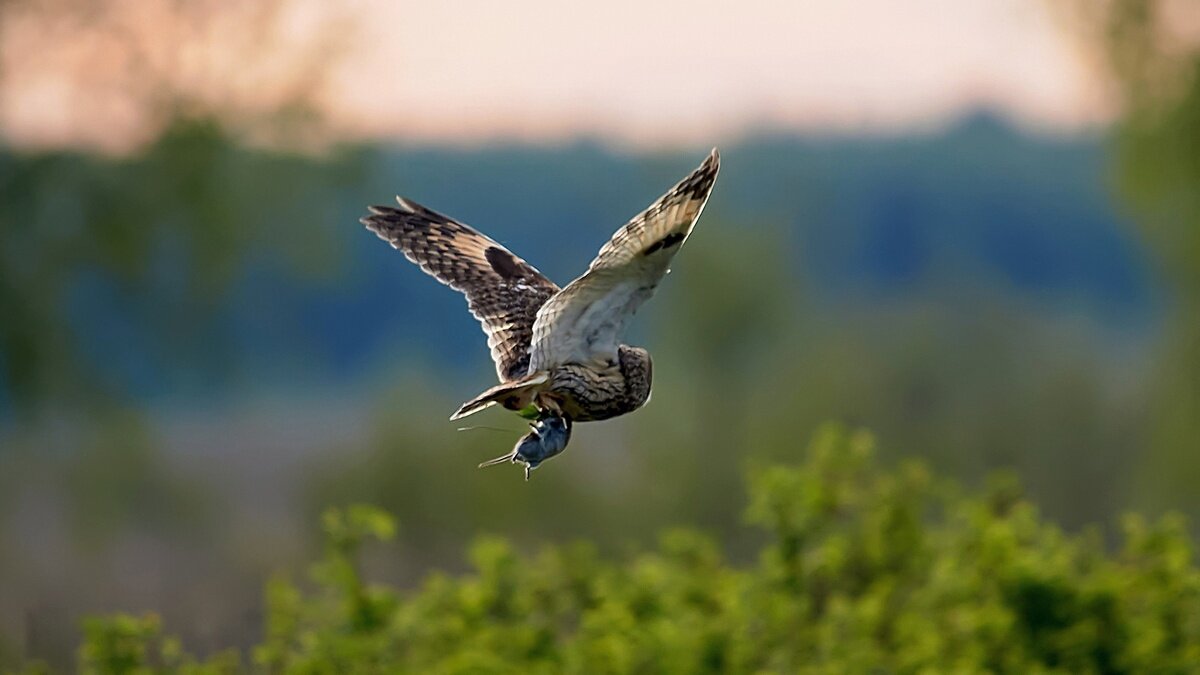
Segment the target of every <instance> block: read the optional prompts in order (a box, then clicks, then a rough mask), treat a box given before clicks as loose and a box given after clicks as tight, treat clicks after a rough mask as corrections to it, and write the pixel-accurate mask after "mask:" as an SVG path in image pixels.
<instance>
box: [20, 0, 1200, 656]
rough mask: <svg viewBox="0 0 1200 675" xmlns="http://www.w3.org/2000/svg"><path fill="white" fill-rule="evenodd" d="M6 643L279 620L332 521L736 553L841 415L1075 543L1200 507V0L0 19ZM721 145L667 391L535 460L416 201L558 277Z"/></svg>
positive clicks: (662, 317) (662, 337)
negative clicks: (1138, 515)
mask: <svg viewBox="0 0 1200 675" xmlns="http://www.w3.org/2000/svg"><path fill="white" fill-rule="evenodd" d="M0 134H2V135H0V666H3V665H5V664H6V663H15V662H17V661H19V660H20V659H22V658H25V657H34V658H41V659H45V660H47V661H49V662H50V663H52V664H59V665H69V664H70V663H71V662H72V661H71V659H72V654H73V650H74V645H76V644H77V643H78V639H79V633H78V630H79V621H78V620H79V617H81V616H84V615H88V614H94V613H101V612H109V611H115V610H124V611H134V612H138V611H143V610H153V611H157V612H159V613H160V614H161V615H162V616H163V618H164V623H165V625H166V626H167V628H168V629H169V630H170V631H171V632H174V633H179V634H181V635H182V636H183V638H184V641H185V643H186V644H187V645H188V646H189V647H190V648H192V649H195V650H197V651H199V652H202V653H203V652H204V651H205V650H206V649H209V648H211V647H216V646H228V645H246V644H250V643H251V642H253V641H254V640H255V639H257V638H258V637H259V635H260V631H261V628H260V624H261V604H262V603H261V599H260V589H261V587H262V584H263V580H264V579H265V578H266V576H267V575H268V574H269V573H270V572H271V571H273V570H280V569H289V568H302V566H303V564H304V561H306V560H308V559H309V558H310V557H311V554H312V552H313V549H314V547H316V546H318V545H319V541H318V536H317V533H316V531H315V525H314V523H315V515H316V514H317V513H319V512H320V511H321V510H322V509H324V508H325V507H327V506H330V505H338V504H345V503H349V502H362V501H366V502H371V503H375V504H378V505H380V506H382V507H384V508H386V509H387V510H389V511H391V512H392V513H394V514H395V515H396V516H397V517H398V518H399V520H400V523H401V530H400V536H399V540H398V542H397V543H396V545H395V547H394V548H393V549H390V552H389V553H388V555H387V556H386V560H385V562H384V563H383V564H380V565H378V568H379V570H378V571H379V573H380V574H381V575H382V576H384V577H385V578H390V579H392V580H395V581H397V582H399V583H402V584H403V583H406V582H411V581H412V580H416V579H418V578H421V577H423V576H424V575H425V574H427V573H428V572H429V571H430V570H432V569H447V570H451V571H453V570H456V569H461V568H462V567H463V566H464V563H463V554H462V551H463V546H464V542H465V541H466V540H468V539H469V538H471V537H472V536H474V535H476V534H478V533H480V532H491V533H498V534H503V535H506V536H509V537H511V538H512V539H513V540H514V541H516V542H517V543H518V544H519V545H524V546H535V545H537V544H539V543H542V542H548V541H564V540H570V539H575V538H589V539H593V540H595V541H597V542H598V543H599V545H600V546H601V548H602V549H604V550H622V549H624V548H626V547H629V546H636V545H638V544H639V543H642V542H645V541H647V540H649V539H651V538H652V537H653V535H654V533H655V532H657V531H658V530H660V529H661V528H663V527H666V526H670V525H678V524H685V525H692V526H697V527H699V528H701V529H704V530H707V531H709V532H712V533H714V534H716V535H717V536H718V537H719V538H720V539H721V540H722V541H723V542H724V543H725V544H726V546H727V548H728V549H729V550H731V551H734V553H735V556H736V552H737V551H749V550H750V546H751V544H752V542H751V541H748V540H747V539H746V538H747V536H748V535H746V534H745V531H744V530H743V529H742V528H741V527H740V524H741V513H742V507H743V504H744V503H745V494H744V488H743V483H742V474H743V472H744V470H745V469H746V467H747V466H750V465H752V464H754V463H755V462H761V461H766V460H770V459H781V458H788V457H790V456H791V454H792V453H795V452H796V448H799V447H802V443H798V442H797V439H805V438H807V437H808V436H809V435H811V433H812V432H813V430H814V429H815V428H816V427H817V426H818V425H819V424H820V423H821V422H823V421H826V420H831V419H832V420H840V421H843V422H846V423H849V424H853V425H861V426H864V427H866V428H869V429H871V430H873V431H874V432H875V433H876V434H877V435H878V437H879V438H880V441H881V446H882V447H883V449H884V451H885V459H886V458H891V459H893V460H895V459H897V458H901V457H920V458H924V459H926V460H927V461H928V462H930V463H931V464H932V465H933V466H934V467H935V468H936V469H937V470H939V471H941V472H944V473H946V474H949V475H953V476H957V477H959V478H961V479H962V480H964V481H966V482H967V483H968V484H978V483H979V481H980V480H981V479H982V477H983V476H984V474H985V473H987V472H990V471H992V470H997V469H1003V470H1009V471H1012V472H1015V473H1016V474H1017V475H1018V476H1019V477H1020V478H1021V480H1022V481H1023V483H1024V484H1025V485H1026V486H1027V487H1028V489H1029V492H1030V493H1031V496H1032V497H1033V499H1034V500H1035V501H1036V502H1038V503H1039V504H1040V505H1041V506H1042V508H1043V509H1044V510H1045V512H1046V513H1047V514H1048V515H1049V516H1050V517H1051V518H1053V519H1054V520H1056V521H1058V522H1060V523H1062V524H1063V525H1064V526H1065V527H1067V528H1069V529H1077V528H1079V527H1082V526H1083V525H1085V524H1087V523H1099V524H1100V525H1101V526H1102V527H1107V526H1109V525H1110V524H1111V523H1113V522H1115V518H1116V517H1117V515H1118V514H1120V513H1121V512H1124V511H1127V510H1133V509H1136V510H1140V511H1143V512H1146V513H1148V514H1155V513H1161V512H1163V511H1165V510H1177V511H1181V512H1183V513H1184V514H1187V515H1189V516H1191V518H1192V522H1193V523H1197V522H1200V489H1197V487H1196V486H1197V485H1200V11H1198V8H1197V6H1196V5H1195V3H1193V2H1189V1H1188V0H1174V1H1170V0H1098V1H1087V2H1085V1H1082V0H1081V1H1080V2H1078V3H1074V4H1072V3H1062V2H1045V1H1039V0H980V1H977V2H971V3H963V2H957V1H956V0H920V1H919V2H908V3H893V2H888V1H886V0H863V1H861V2H854V3H843V2H809V3H795V2H771V1H767V0H755V1H752V2H743V3H736V4H735V3H715V2H714V3H694V2H680V1H674V0H672V1H669V2H660V3H654V4H652V5H649V6H648V5H646V3H640V2H624V1H622V2H608V3H594V4H591V5H588V6H582V5H580V6H573V5H565V4H562V3H555V2H550V1H549V0H524V1H522V2H511V3H489V2H483V1H477V2H476V1H472V2H445V3H426V4H413V3H390V2H351V3H344V4H336V6H335V3H323V2H318V1H316V0H261V1H258V2H252V3H233V2H218V1H210V0H193V1H186V2H178V1H174V0H142V1H140V2H123V1H120V0H99V1H88V2H84V1H82V0H5V1H4V2H0ZM713 145H719V146H720V148H721V152H722V157H723V169H722V175H721V179H720V181H719V183H718V185H717V187H716V190H715V192H714V194H713V197H712V199H711V201H710V203H709V206H708V208H707V210H706V212H705V215H704V218H703V219H702V222H701V224H700V226H699V229H698V230H697V232H696V236H695V237H693V238H692V239H691V240H690V242H689V244H688V247H687V249H686V251H685V252H684V253H683V254H682V255H681V257H680V258H679V259H678V261H677V263H676V265H675V266H674V268H675V269H674V274H672V275H671V277H670V278H669V279H668V280H667V281H666V283H664V284H663V286H662V288H661V289H660V291H659V293H658V295H657V296H656V297H655V298H654V300H653V301H652V303H651V304H649V305H647V306H646V310H645V311H644V312H643V314H642V315H641V316H639V318H638V319H637V321H636V325H635V327H634V329H633V335H632V336H631V338H632V341H633V342H635V343H638V344H644V345H647V346H648V347H650V348H651V350H652V351H653V354H654V357H655V369H656V373H655V375H656V382H655V396H654V399H653V401H652V403H651V404H649V405H648V406H647V407H646V408H645V409H643V410H641V411H639V412H637V413H636V414H634V415H630V416H627V417H624V418H621V419H619V420H614V421H612V422H608V423H604V424H595V425H591V424H589V425H584V426H581V427H579V428H578V429H577V430H576V433H575V436H574V439H573V441H572V445H571V447H570V449H569V451H568V453H567V454H565V455H563V456H562V457H561V458H559V459H556V460H555V461H553V462H551V463H550V464H548V465H547V466H546V467H545V468H544V469H543V470H542V471H540V472H539V473H538V475H537V476H536V478H535V480H533V481H532V482H530V483H528V484H524V483H522V482H521V481H520V477H519V471H517V470H516V469H512V470H505V469H503V468H502V469H493V470H489V471H477V470H476V469H475V464H476V463H477V462H478V461H480V460H482V459H486V458H489V457H492V456H494V455H497V454H500V453H501V452H503V451H506V450H508V449H509V447H511V445H512V442H513V440H514V439H515V438H516V437H517V436H518V435H519V434H520V433H521V429H522V424H521V423H520V421H519V420H518V419H516V418H515V417H513V416H511V415H507V414H504V413H501V412H496V411H492V412H489V413H488V414H486V415H484V416H483V419H480V420H479V422H478V423H479V424H484V425H487V426H492V427H496V428H499V429H503V430H507V431H500V432H498V431H494V430H486V429H484V430H475V431H470V432H461V433H460V432H456V430H455V429H456V426H457V425H456V424H454V423H450V422H448V421H446V416H447V414H448V413H449V412H450V411H452V410H453V409H454V408H455V406H456V405H457V404H458V403H459V402H460V401H462V400H465V399H467V398H469V397H471V396H473V395H474V394H475V393H477V392H478V391H479V390H481V389H483V388H484V387H486V386H488V385H489V384H490V383H491V381H492V378H493V377H494V373H493V370H492V365H491V363H490V361H489V359H488V357H487V352H486V349H485V344H484V338H483V336H482V333H480V331H479V329H478V327H477V325H476V324H475V322H474V321H473V319H472V318H471V317H470V316H469V315H468V314H467V312H466V311H465V305H464V303H463V301H462V300H461V299H460V298H459V297H458V296H457V295H456V294H455V293H454V292H452V291H450V290H448V289H446V288H444V287H441V286H439V285H438V284H436V283H435V282H433V281H432V280H431V279H428V278H426V277H425V276H424V275H423V274H422V273H421V272H420V271H419V270H418V269H417V268H416V267H415V266H412V265H411V264H409V263H408V262H406V261H405V260H404V259H403V257H402V256H400V255H399V254H397V253H395V252H394V251H392V250H391V248H390V247H388V246H387V245H385V244H384V243H382V242H380V241H378V240H377V239H376V238H375V237H374V236H373V235H371V234H370V233H368V232H366V231H365V230H364V229H363V228H362V227H361V226H360V225H359V224H358V222H357V219H358V218H359V216H360V215H362V214H363V212H364V207H365V205H367V204H369V203H388V202H389V201H390V200H391V198H392V196H393V195H395V194H397V193H399V194H403V195H406V196H411V197H413V198H415V199H417V200H418V201H421V202H422V203H425V204H428V205H430V206H431V207H433V208H435V209H438V210H440V211H443V212H446V213H449V214H451V215H453V216H455V217H458V218H460V219H462V220H464V221H465V222H468V223H471V224H473V225H475V226H477V227H479V228H480V229H482V230H484V231H485V232H487V233H489V234H491V235H492V236H493V237H495V238H497V239H498V240H500V241H502V242H503V243H505V244H506V245H507V246H509V247H510V248H512V249H513V250H514V251H515V252H517V253H518V254H519V255H521V256H523V257H525V258H526V259H528V260H530V261H531V262H532V263H534V264H535V265H537V266H538V267H539V268H540V269H541V270H542V271H543V272H545V273H546V274H548V275H549V276H550V277H551V278H553V279H555V280H556V281H558V282H559V283H565V282H566V281H568V280H570V279H571V278H572V277H573V276H574V275H576V274H577V273H579V272H580V271H581V270H582V269H583V268H584V267H585V266H586V264H587V262H588V261H589V260H590V259H591V257H592V256H593V255H594V253H595V251H596V250H597V249H598V247H599V246H600V245H601V244H602V243H603V242H604V241H605V240H606V239H607V237H608V235H609V234H610V233H611V232H612V231H613V230H615V229H616V228H617V227H618V226H619V225H621V224H622V223H623V222H624V221H625V220H626V219H627V218H629V217H630V216H632V215H633V214H635V213H637V212H638V211H640V210H641V209H642V208H643V207H645V206H646V205H647V204H649V203H650V201H652V200H653V199H654V198H656V197H657V196H658V195H659V194H660V193H661V192H662V191H663V190H665V189H666V188H667V187H669V186H670V185H671V184H672V183H673V182H674V181H676V180H677V179H678V178H680V177H682V176H683V175H684V174H685V173H686V172H687V171H689V170H690V169H691V168H692V167H694V166H695V165H696V164H697V163H699V161H700V160H701V159H702V158H703V157H704V155H705V153H706V152H707V151H708V149H709V148H710V147H711V146H713Z"/></svg>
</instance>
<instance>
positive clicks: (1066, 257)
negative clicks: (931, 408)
mask: <svg viewBox="0 0 1200 675" xmlns="http://www.w3.org/2000/svg"><path fill="white" fill-rule="evenodd" d="M706 150H707V148H697V149H696V150H695V151H694V152H687V153H673V154H670V155H646V156H642V155H633V154H626V153H620V152H616V151H613V150H610V149H607V148H605V147H603V146H600V145H596V144H591V143H579V144H575V145H571V146H567V147H560V148H530V147H521V146H497V147H491V148H486V149H478V150H444V149H436V148H394V149H388V150H361V151H357V152H359V153H360V154H359V157H360V158H361V161H362V162H364V165H363V168H362V172H361V175H362V176H363V180H361V181H358V182H356V183H355V184H354V185H353V186H345V185H342V186H337V187H330V188H329V189H316V190H307V191H305V192H302V193H297V194H295V195H294V199H295V200H296V201H297V207H298V208H305V207H306V206H311V208H312V209H313V210H314V211H317V212H319V213H321V214H322V218H326V217H327V218H328V222H324V221H323V225H322V227H323V228H324V230H323V232H322V233H321V237H320V238H319V240H318V241H314V242H313V243H312V244H311V246H312V247H314V248H321V249H326V248H327V249H328V252H329V253H331V254H332V255H330V256H328V261H327V263H328V266H326V267H320V266H318V269H319V270H320V271H319V273H318V274H316V275H300V276H297V274H296V273H295V272H294V270H293V269H292V267H291V266H289V265H287V264H284V263H283V262H282V261H281V256H280V255H279V254H277V253H276V252H275V251H274V247H273V246H272V244H271V242H270V241H269V240H267V241H263V242H260V243H259V244H258V245H256V246H255V247H253V248H252V249H251V251H250V253H248V254H247V256H246V258H245V260H244V263H243V265H242V267H241V268H240V270H239V271H238V273H237V275H236V278H237V281H236V282H235V283H234V284H233V286H232V291H231V293H230V294H229V295H228V296H227V297H223V298H220V299H218V300H217V301H216V306H215V310H214V315H213V316H214V323H213V324H212V325H208V326H207V327H206V328H204V330H203V331H202V332H201V333H199V334H198V335H195V336H192V337H196V338H198V340H197V342H198V343H199V345H198V346H195V348H194V350H193V351H194V354H193V356H195V357H196V358H192V359H190V360H185V361H183V362H181V361H179V360H177V359H172V358H168V357H166V356H162V355H161V354H156V349H155V348H154V347H153V346H152V345H149V344H139V343H138V342H137V340H138V339H139V336H143V337H142V338H141V339H146V338H145V337H144V335H145V334H146V333H145V331H138V330H136V326H137V323H138V321H142V320H145V314H146V313H147V312H151V313H153V311H156V310H154V308H150V309H147V308H138V307H132V306H128V303H127V302H126V300H125V299H123V298H122V296H121V295H120V294H119V293H116V292H110V290H106V288H107V286H106V284H105V283H104V282H103V281H102V280H101V281H96V282H94V283H88V284H86V285H85V288H87V289H89V290H87V292H85V293H82V297H81V298H80V302H78V303H77V307H76V308H75V309H74V310H73V312H74V315H75V318H76V325H77V327H78V333H79V334H81V335H86V336H92V337H91V339H90V342H91V343H92V346H91V347H90V351H89V353H90V354H91V357H92V358H94V359H95V360H96V361H97V362H98V363H100V364H102V365H103V367H104V368H108V369H110V370H112V371H114V374H116V375H117V376H118V378H117V379H119V380H121V381H123V382H126V383H127V384H128V388H129V389H130V390H132V391H133V392H135V393H137V394H141V395H160V394H170V395H182V396H190V395H194V394H196V393H199V392H204V393H206V394H211V393H220V392H231V391H233V390H235V389H243V388H250V389H253V390H258V391H265V392H270V391H273V390H279V389H285V388H286V389H291V388H295V387H302V386H304V385H306V384H313V383H323V384H330V383H333V384H340V385H344V386H354V385H355V384H357V383H361V382H363V381H365V379H369V378H371V377H373V374H372V373H373V372H374V371H375V369H376V368H377V367H379V366H380V365H381V364H384V363H395V362H396V361H397V359H400V360H404V357H405V355H407V360H408V364H407V365H409V366H413V367H424V368H426V369H427V370H432V367H431V362H432V365H436V366H437V368H439V369H442V368H446V367H448V368H450V370H451V371H452V372H453V373H457V376H462V377H468V376H469V377H472V378H478V377H479V376H485V377H490V373H491V370H490V363H489V362H488V360H487V357H486V352H485V350H484V340H483V336H482V333H480V332H479V330H478V328H477V326H476V324H475V322H474V320H473V319H472V318H471V317H470V316H469V315H468V314H467V313H466V311H465V304H464V302H463V301H462V299H461V298H460V297H459V296H458V295H457V294H456V293H454V292H452V291H450V290H449V289H447V288H445V287H442V286H440V285H439V284H437V283H435V282H434V281H433V280H431V279H429V278H427V277H425V275H424V274H422V273H421V272H420V271H419V270H418V269H417V268H416V267H415V266H413V265H411V264H410V263H408V262H407V261H406V260H404V259H403V257H402V256H401V255H400V254H399V253H396V252H394V251H392V250H391V248H390V247H388V246H387V245H386V244H384V243H383V242H381V241H379V240H377V239H376V238H375V237H374V236H373V235H371V234H370V233H368V232H367V231H365V230H364V229H363V228H362V227H361V226H360V225H359V224H358V223H357V219H358V217H359V216H360V215H362V214H363V212H364V208H365V206H366V204H368V203H389V202H390V200H391V198H392V196H393V195H394V194H402V195H405V196H407V197H411V198H413V199H415V200H416V201H418V202H421V203H423V204H425V205H426V206H429V207H430V208H433V209H435V210H439V211H443V212H445V213H447V214H449V215H452V216H455V217H457V218H459V219H461V220H463V221H465V222H467V223H470V224H472V225H475V226H477V227H479V228H480V229H482V230H483V231H484V232H486V233H488V234H489V235H491V236H493V237H494V238H496V239H498V240H500V241H501V242H502V243H504V244H505V245H507V246H509V247H510V248H512V249H513V251H515V252H516V253H517V254H518V255H521V256H522V257H524V258H526V259H527V260H529V261H530V262H531V263H533V264H534V265H535V266H537V267H539V268H540V269H541V270H542V271H543V272H544V273H546V274H547V275H548V276H550V277H551V278H552V279H554V280H555V281H557V282H559V283H560V284H563V283H566V282H567V281H569V280H570V279H571V277H572V276H573V275H575V274H576V273H578V272H580V271H581V270H583V269H584V267H585V266H586V265H587V263H588V261H589V260H590V259H591V257H592V255H593V254H594V253H595V251H596V250H597V248H598V247H599V246H600V245H601V244H602V243H603V242H604V241H605V239H606V238H607V237H608V236H609V234H611V232H612V231H613V230H614V229H615V228H616V227H617V226H619V225H620V224H621V223H623V222H624V221H625V219H627V218H628V217H629V216H631V215H633V214H634V213H636V212H637V211H638V210H640V209H641V208H643V207H644V206H646V205H647V204H649V203H650V201H651V200H653V199H654V198H656V197H657V196H658V195H659V194H660V193H661V192H662V191H663V190H665V189H666V188H667V187H669V186H670V185H671V184H672V183H673V182H674V181H675V180H677V179H678V178H679V177H681V176H683V175H684V174H685V173H686V172H687V171H688V170H690V169H691V168H692V167H693V166H694V165H695V164H696V163H698V162H699V161H700V160H701V159H702V158H703V156H704V152H705V151H706ZM722 158H723V168H722V175H721V179H720V182H719V183H718V185H717V188H716V191H715V192H714V196H713V198H712V201H711V203H710V205H709V210H708V211H707V212H706V216H705V219H704V221H703V223H702V226H701V229H700V230H699V231H698V236H700V237H703V236H704V235H705V232H704V231H705V230H710V229H715V228H723V229H726V230H728V231H738V230H742V229H745V230H753V229H756V228H776V229H778V230H780V231H782V232H783V233H784V236H783V237H782V240H783V241H787V242H790V245H791V246H794V250H793V251H791V252H790V255H788V256H786V259H790V260H793V261H794V264H795V271H796V272H797V273H798V274H797V275H796V276H797V278H799V279H800V280H801V286H802V287H803V288H804V289H805V290H806V292H808V293H810V294H813V295H815V296H816V298H817V299H820V300H825V301H827V303H826V304H830V303H832V304H835V305H849V306H854V305H861V304H864V303H865V304H866V305H868V306H869V305H870V304H871V303H877V302H890V301H894V300H905V299H921V298H924V297H939V296H941V295H943V294H945V293H946V292H948V291H952V292H961V291H962V289H964V288H966V289H969V288H976V287H977V288H981V289H987V290H988V291H989V292H996V291H997V290H998V291H999V293H1000V294H1002V295H1006V296H1010V297H1012V298H1013V299H1015V300H1017V301H1018V303H1024V304H1028V305H1029V306H1032V307H1034V308H1035V309H1037V308H1041V309H1042V310H1044V311H1046V312H1055V311H1059V310H1060V309H1062V308H1064V307H1066V308H1070V310H1071V311H1072V312H1073V313H1074V314H1083V315H1085V316H1086V317H1087V318H1088V319H1089V325H1091V326H1092V327H1093V328H1092V329H1093V330H1094V331H1095V332H1096V333H1097V335H1099V336H1100V337H1102V338H1103V337H1105V336H1108V337H1118V338H1119V337H1122V336H1127V335H1129V334H1130V332H1131V331H1132V332H1133V333H1134V334H1137V333H1139V332H1141V331H1144V330H1145V329H1146V328H1147V327H1148V326H1149V325H1150V323H1151V322H1152V319H1153V316H1154V307H1155V305H1156V303H1157V302H1158V300H1157V292H1156V290H1155V284H1154V282H1153V280H1152V279H1151V277H1150V274H1149V272H1148V269H1149V264H1148V262H1147V260H1146V259H1145V255H1146V254H1145V253H1144V252H1143V250H1142V249H1141V248H1140V247H1139V245H1138V243H1137V241H1136V239H1135V232H1136V231H1135V230H1134V229H1133V228H1132V227H1130V226H1129V225H1128V224H1127V223H1124V222H1122V221H1121V220H1120V219H1119V217H1118V216H1117V214H1116V211H1115V208H1114V205H1113V203H1112V200H1111V198H1110V196H1109V194H1108V193H1107V191H1106V184H1107V180H1106V177H1105V176H1106V166H1107V158H1106V156H1105V149H1104V147H1103V144H1102V143H1101V142H1100V141H1098V140H1096V139H1093V138H1072V139H1060V138H1053V137H1036V136H1029V135H1025V134H1022V133H1021V132H1018V131H1016V130H1014V129H1012V128H1009V127H1007V126H1005V125H1004V124H1002V123H1000V122H998V121H996V120H995V119H993V118H991V117H988V116H985V115H980V116H977V117H973V118H969V119H967V120H965V121H964V122H963V123H961V124H960V125H958V126H957V127H955V128H952V129H950V130H948V131H946V132H944V133H938V134H934V135H929V136H924V137H904V138H891V139H889V138H869V139H866V138H841V139H838V138H832V139H804V138H796V137H788V136H779V137H759V138H752V139H748V140H746V141H744V142H742V143H740V144H737V145H734V146H728V147H724V148H722ZM255 217H262V216H258V215H256V216H255ZM265 217H269V215H268V216H265ZM303 245H304V244H303V242H301V244H300V247H301V248H303ZM291 246H292V247H293V248H295V247H296V246H297V244H296V242H292V243H291ZM679 264H680V265H686V264H687V255H686V254H684V256H683V257H682V258H681V261H680V263H679ZM164 267H165V268H167V269H166V270H164V272H163V273H164V275H165V276H168V277H169V265H165V266H164ZM796 306H797V307H798V306H799V289H797V303H796ZM784 309H785V311H786V308H784ZM139 317H142V318H139ZM464 353H465V354H466V355H467V356H465V357H464V356H463V354H464ZM180 363H184V364H187V365H180ZM166 364H171V365H169V366H168V365H166Z"/></svg>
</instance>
